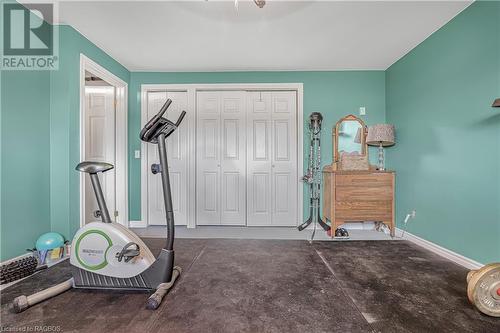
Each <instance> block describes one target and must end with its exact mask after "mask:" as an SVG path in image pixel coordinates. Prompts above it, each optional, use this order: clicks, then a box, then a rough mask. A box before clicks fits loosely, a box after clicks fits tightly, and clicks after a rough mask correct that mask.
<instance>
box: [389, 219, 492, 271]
mask: <svg viewBox="0 0 500 333" xmlns="http://www.w3.org/2000/svg"><path fill="white" fill-rule="evenodd" d="M402 234H403V230H402V229H399V228H396V237H399V238H403V239H406V240H408V241H410V242H412V243H415V244H417V245H418V246H421V247H423V248H424V249H427V250H429V251H432V252H434V253H436V254H438V255H440V256H441V257H444V258H446V259H449V260H451V261H453V262H454V263H457V264H459V265H461V266H464V267H465V268H468V269H479V268H481V267H483V266H484V265H483V264H481V263H479V262H477V261H475V260H472V259H470V258H467V257H464V256H463V255H461V254H458V253H456V252H453V251H451V250H448V249H447V248H444V247H442V246H440V245H437V244H435V243H432V242H429V241H428V240H425V239H423V238H420V237H418V236H415V235H413V234H411V233H409V232H408V231H406V232H405V233H404V237H403V236H402Z"/></svg>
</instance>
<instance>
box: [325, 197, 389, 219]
mask: <svg viewBox="0 0 500 333" xmlns="http://www.w3.org/2000/svg"><path fill="white" fill-rule="evenodd" d="M335 219H336V220H344V221H390V220H392V202H391V201H348V202H347V201H338V202H336V203H335Z"/></svg>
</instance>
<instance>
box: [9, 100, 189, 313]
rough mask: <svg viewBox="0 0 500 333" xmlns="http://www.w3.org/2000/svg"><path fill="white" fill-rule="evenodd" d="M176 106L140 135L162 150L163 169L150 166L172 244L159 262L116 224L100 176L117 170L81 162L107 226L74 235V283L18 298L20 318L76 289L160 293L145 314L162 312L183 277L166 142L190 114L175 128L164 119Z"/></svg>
mask: <svg viewBox="0 0 500 333" xmlns="http://www.w3.org/2000/svg"><path fill="white" fill-rule="evenodd" d="M171 103H172V101H171V100H170V99H168V100H167V101H166V102H165V104H164V105H163V106H162V108H161V109H160V111H159V112H158V114H156V115H155V116H154V117H153V118H152V119H151V120H150V121H149V122H148V123H147V124H146V125H145V126H144V128H143V129H142V130H141V133H140V138H141V140H142V141H145V142H149V143H152V144H157V145H158V152H159V156H160V163H159V164H153V165H152V166H151V170H152V172H153V173H154V174H156V173H161V179H162V187H163V196H164V204H165V212H166V219H167V242H166V245H165V247H164V248H163V249H162V250H161V253H160V255H159V256H158V258H156V259H155V257H154V255H153V254H152V253H151V250H150V249H149V248H148V247H147V246H146V244H144V242H143V241H142V240H141V239H140V238H139V237H138V236H137V235H136V234H134V233H133V232H132V231H130V230H129V229H127V228H126V227H124V226H123V225H121V224H119V223H115V222H112V221H111V217H110V215H109V212H108V208H107V206H106V202H105V200H104V195H103V192H102V189H101V185H100V182H99V177H98V174H99V173H104V172H106V171H108V170H111V169H113V165H112V164H109V163H103V162H81V163H80V164H78V165H77V166H76V170H78V171H80V172H84V173H88V174H89V175H90V180H91V182H92V187H93V189H94V193H95V196H96V199H97V204H98V206H99V210H100V215H101V220H102V222H91V223H88V224H86V225H85V226H84V227H82V228H80V229H79V230H78V231H77V233H76V234H75V236H74V238H73V242H72V243H71V249H72V250H71V255H70V263H71V272H72V276H73V277H72V278H71V279H68V280H67V281H64V282H62V283H60V284H58V285H55V286H53V287H50V288H48V289H45V290H42V291H40V292H38V293H36V294H33V295H31V296H24V295H23V296H19V297H17V298H15V299H14V302H13V305H14V310H15V311H16V312H21V311H24V310H26V309H27V308H28V307H30V306H32V305H34V304H37V303H39V302H42V301H44V300H46V299H48V298H50V297H53V296H56V295H59V294H61V293H63V292H65V291H66V290H69V289H71V288H82V289H112V290H122V291H145V292H151V291H155V292H154V293H153V294H152V295H151V296H150V297H149V299H148V301H147V303H146V308H148V309H151V310H155V309H157V308H158V307H159V306H160V304H161V301H162V299H163V297H164V296H165V295H166V294H167V292H168V290H169V289H170V288H172V286H173V285H174V283H175V281H176V280H177V278H178V277H179V276H180V274H181V271H182V270H181V268H180V267H177V266H175V267H174V228H175V226H174V213H173V209H172V196H171V191H170V179H169V173H168V161H167V150H166V143H165V140H166V138H167V137H168V136H169V135H171V134H172V133H173V132H174V131H175V130H176V129H177V128H178V127H179V125H180V123H181V122H182V119H183V118H184V116H185V115H186V112H185V111H182V113H181V115H180V116H179V119H177V122H176V123H173V122H171V121H170V120H168V119H166V118H163V114H164V113H165V112H166V111H167V109H168V107H169V106H170V104H171Z"/></svg>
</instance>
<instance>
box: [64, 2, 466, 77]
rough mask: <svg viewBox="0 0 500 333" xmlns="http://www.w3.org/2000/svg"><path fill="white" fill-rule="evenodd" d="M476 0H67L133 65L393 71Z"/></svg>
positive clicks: (82, 24)
mask: <svg viewBox="0 0 500 333" xmlns="http://www.w3.org/2000/svg"><path fill="white" fill-rule="evenodd" d="M470 3H471V1H365V2H360V1H321V2H312V1H305V2H298V1H279V0H268V1H267V4H266V6H265V7H264V8H262V9H259V8H258V7H257V6H255V5H254V4H253V2H249V1H245V0H239V8H238V9H236V8H235V5H234V1H210V0H209V1H182V2H181V1H179V2H173V1H168V2H167V1H152V2H145V1H129V2H123V1H109V2H102V1H99V2H95V1H90V2H89V1H85V2H79V1H63V2H60V4H59V18H60V22H61V23H66V24H69V25H71V26H73V27H74V28H75V29H77V30H78V31H80V32H81V33H82V34H83V35H84V36H86V37H87V38H88V39H89V40H91V41H92V42H94V43H95V44H96V45H97V46H99V47H100V48H102V49H103V50H104V51H106V52H107V53H108V54H109V55H111V56H112V57H113V58H115V59H116V60H118V61H119V62H120V63H121V64H123V65H124V66H125V67H127V68H128V69H129V70H131V71H235V70H362V69H373V70H385V69H387V68H388V67H389V66H390V65H391V64H393V63H394V62H395V61H397V60H398V59H399V58H401V57H402V56H403V55H405V54H406V53H407V52H408V51H410V50H411V49H412V48H414V47H415V46H416V45H418V44H419V43H420V42H422V41H423V40H424V39H426V38H427V37H428V36H429V35H431V34H432V33H433V32H434V31H436V30H437V29H439V28H440V27H441V26H443V25H444V24H445V23H446V22H448V21H449V20H450V19H452V18H453V17H454V16H456V15H457V14H458V13H459V12H461V11H462V10H463V9H464V8H466V7H467V6H468V5H469V4H470Z"/></svg>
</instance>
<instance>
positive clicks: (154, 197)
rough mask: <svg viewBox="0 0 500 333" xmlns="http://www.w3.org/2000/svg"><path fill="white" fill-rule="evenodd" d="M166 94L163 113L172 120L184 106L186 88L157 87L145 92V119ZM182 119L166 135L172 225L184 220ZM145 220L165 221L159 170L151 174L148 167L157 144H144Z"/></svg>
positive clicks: (185, 145)
mask: <svg viewBox="0 0 500 333" xmlns="http://www.w3.org/2000/svg"><path fill="white" fill-rule="evenodd" d="M167 98H170V99H171V100H172V104H171V105H170V107H169V108H168V110H167V112H166V113H165V114H164V115H163V116H164V117H166V118H168V119H170V120H172V121H176V120H177V118H178V117H179V115H180V113H181V112H182V111H183V110H186V108H187V92H185V91H181V92H171V91H168V92H166V91H158V92H149V93H148V119H151V117H153V116H154V115H155V114H156V113H158V111H159V110H160V108H161V107H162V106H163V104H164V103H165V101H166V100H167ZM187 125H188V124H187V122H185V121H184V122H183V123H182V124H181V125H180V126H179V128H178V129H177V130H176V131H175V132H174V133H173V134H172V135H170V136H169V137H168V138H167V141H166V142H167V154H168V155H167V156H168V166H169V174H170V188H171V192H172V204H173V209H174V219H175V224H176V225H186V224H187V200H188V193H187V190H188V186H187V178H188V162H187V158H188V156H187V154H188V126H187ZM147 147H148V163H147V165H148V171H147V172H148V195H149V198H148V199H149V200H148V203H149V207H148V221H149V224H150V225H165V224H166V223H167V222H166V219H165V205H164V203H163V190H162V185H161V174H160V173H158V174H156V175H153V174H152V173H151V170H150V167H151V164H153V163H159V156H158V145H151V144H148V145H147Z"/></svg>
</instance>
